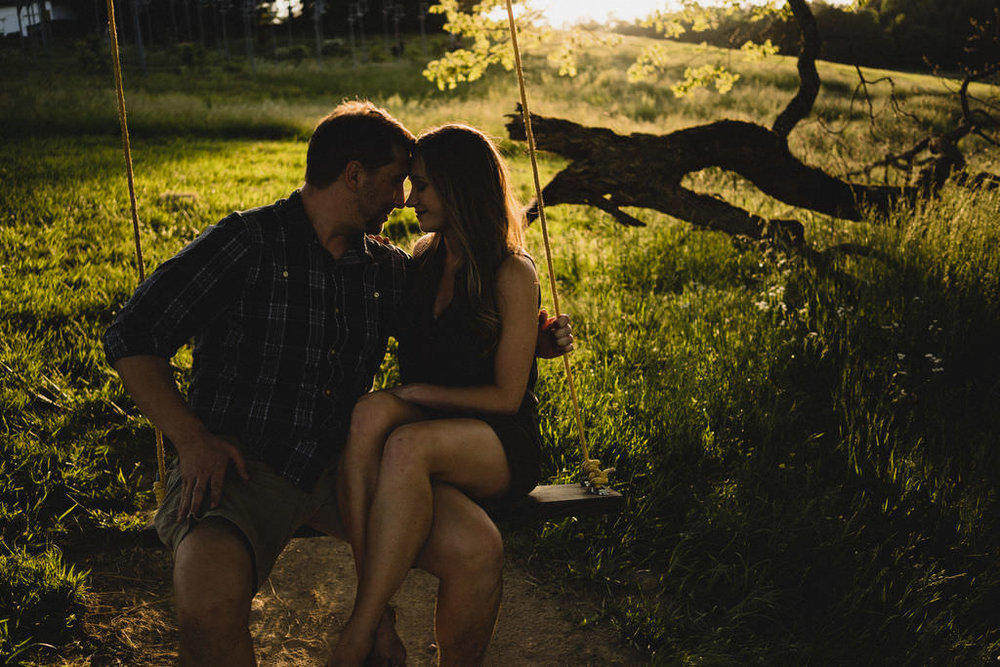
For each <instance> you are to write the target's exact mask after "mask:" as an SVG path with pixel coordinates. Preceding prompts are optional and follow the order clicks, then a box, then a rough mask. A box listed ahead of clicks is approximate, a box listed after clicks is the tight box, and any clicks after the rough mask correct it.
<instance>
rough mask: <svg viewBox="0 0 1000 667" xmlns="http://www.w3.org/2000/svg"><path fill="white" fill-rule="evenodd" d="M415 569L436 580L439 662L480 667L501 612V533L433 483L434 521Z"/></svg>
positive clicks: (461, 497) (475, 508)
mask: <svg viewBox="0 0 1000 667" xmlns="http://www.w3.org/2000/svg"><path fill="white" fill-rule="evenodd" d="M417 566H418V567H420V568H421V569H423V570H426V571H427V572H429V573H431V574H433V575H434V576H436V577H437V578H438V580H439V584H438V599H437V607H436V608H435V618H434V626H435V634H436V636H437V645H438V661H439V662H440V664H442V665H478V664H482V662H483V659H484V657H485V655H486V649H487V648H488V647H489V644H490V640H491V639H492V637H493V629H494V627H495V626H496V620H497V614H498V612H499V611H500V595H501V589H502V572H503V540H502V539H501V536H500V531H499V530H498V529H497V527H496V525H495V524H494V523H493V521H492V520H491V519H490V517H489V516H488V515H487V514H486V512H485V511H484V510H483V508H482V507H480V506H479V505H477V504H476V503H474V502H473V501H472V500H470V499H469V497H468V496H466V495H465V494H464V493H462V492H461V491H459V490H458V489H456V488H455V487H453V486H450V485H448V484H435V485H434V522H433V525H432V527H431V535H430V538H429V539H428V540H427V543H426V544H425V545H424V548H423V549H422V550H421V552H420V555H419V556H418V557H417Z"/></svg>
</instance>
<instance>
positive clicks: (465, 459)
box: [330, 419, 510, 665]
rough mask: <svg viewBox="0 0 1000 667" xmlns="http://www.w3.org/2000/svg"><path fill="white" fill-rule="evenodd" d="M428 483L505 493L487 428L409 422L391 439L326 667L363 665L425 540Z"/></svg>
mask: <svg viewBox="0 0 1000 667" xmlns="http://www.w3.org/2000/svg"><path fill="white" fill-rule="evenodd" d="M432 482H443V483H447V484H451V485H453V486H455V487H457V488H458V489H460V490H462V491H463V492H465V493H467V494H469V495H471V496H473V497H487V496H491V495H495V494H498V493H501V492H503V491H504V490H505V489H506V488H507V487H508V486H509V484H510V472H509V470H508V467H507V459H506V456H505V455H504V451H503V447H502V446H501V444H500V441H499V439H498V438H497V436H496V433H495V432H494V431H493V429H492V428H490V427H489V426H488V425H487V424H486V423H485V422H482V421H479V420H475V419H447V420H433V421H420V422H415V423H412V424H407V425H404V426H401V427H399V428H397V429H396V430H394V431H393V432H392V434H391V435H390V436H389V438H388V440H387V441H386V444H385V448H384V450H383V452H382V463H381V465H380V467H379V472H378V482H377V485H376V489H375V496H374V500H373V503H372V507H371V511H370V513H369V519H368V531H367V535H366V538H367V543H366V547H365V549H366V551H365V559H364V564H363V566H362V568H361V569H362V571H361V579H360V581H359V582H358V594H357V597H356V599H355V603H354V610H353V612H352V614H351V619H350V620H349V621H348V623H347V627H346V628H345V629H344V632H343V633H342V634H341V637H340V642H339V643H338V645H337V648H336V649H335V650H334V654H333V657H332V658H331V661H330V664H331V665H356V664H361V661H362V660H363V659H364V658H365V656H367V655H368V652H369V651H370V650H371V646H372V642H373V641H374V635H375V631H376V629H377V627H378V625H379V621H380V619H381V617H382V612H383V609H384V608H385V605H386V604H387V603H388V601H389V599H390V598H391V597H392V595H393V594H394V593H395V592H396V590H397V589H398V588H399V586H400V585H401V584H402V582H403V579H404V578H405V577H406V574H407V572H409V570H410V567H411V566H412V565H413V563H414V561H415V560H416V559H417V556H418V555H419V554H420V552H421V550H422V549H423V548H424V545H425V544H426V543H427V540H428V536H429V535H430V532H431V528H432V525H433V519H434V492H433V485H432Z"/></svg>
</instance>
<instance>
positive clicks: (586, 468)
mask: <svg viewBox="0 0 1000 667" xmlns="http://www.w3.org/2000/svg"><path fill="white" fill-rule="evenodd" d="M506 1H507V21H508V24H509V26H510V43H511V46H512V47H513V49H514V65H515V67H516V69H517V83H518V87H519V88H520V91H521V117H522V118H523V119H524V133H525V136H526V137H527V138H528V156H529V157H530V158H531V174H532V176H533V177H534V181H535V201H536V202H538V221H539V223H540V224H541V226H542V241H543V243H544V246H545V265H546V269H547V271H548V275H549V287H550V288H551V290H552V308H553V310H554V311H555V316H556V317H559V315H561V314H562V313H561V312H560V310H559V291H558V289H557V288H556V271H555V266H554V265H553V263H552V247H551V244H550V243H549V228H548V224H547V223H546V220H545V202H544V201H543V200H542V186H541V182H540V181H539V178H538V160H537V158H536V151H535V135H534V133H533V132H532V131H531V113H530V111H529V110H528V94H527V90H526V87H525V85H524V68H523V67H521V49H520V48H519V47H518V44H517V25H516V24H515V22H514V7H513V5H512V3H511V0H506ZM563 366H564V368H565V369H566V385H567V386H568V387H569V396H570V399H571V400H572V402H573V415H574V416H575V417H576V428H577V433H578V434H579V436H580V453H581V454H582V455H583V464H582V466H581V470H582V472H583V476H584V482H585V484H586V485H588V486H590V488H592V489H594V490H595V491H597V490H600V489H602V488H604V487H605V486H607V484H608V477H609V475H610V474H611V473H612V472H614V468H607V469H604V470H602V469H601V462H600V461H599V460H597V459H592V458H590V450H589V448H588V447H587V435H586V432H585V431H584V428H583V418H582V417H581V416H580V404H579V402H578V401H577V399H576V384H575V383H574V382H573V370H572V368H571V367H570V363H569V355H567V354H564V355H563Z"/></svg>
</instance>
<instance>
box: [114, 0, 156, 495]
mask: <svg viewBox="0 0 1000 667" xmlns="http://www.w3.org/2000/svg"><path fill="white" fill-rule="evenodd" d="M108 34H109V35H110V36H111V61H112V64H113V65H114V70H115V89H116V92H117V93H118V121H119V122H120V123H121V131H122V151H123V152H124V153H125V173H126V175H127V176H128V196H129V201H130V202H131V204H132V232H133V236H134V237H135V261H136V266H137V267H138V270H139V282H140V283H141V282H142V281H144V280H145V279H146V269H145V267H144V265H143V260H142V242H141V241H140V239H139V206H138V204H137V203H136V199H135V174H134V173H133V172H132V147H131V145H130V144H129V140H128V123H127V122H126V119H125V90H124V88H123V86H122V64H121V58H120V57H119V55H118V26H117V25H116V24H115V3H114V0H108ZM156 466H157V470H158V471H159V478H158V479H157V480H156V481H155V482H153V492H154V493H155V494H156V502H157V504H160V503H162V502H163V497H164V495H165V494H166V487H164V485H163V480H164V479H166V476H167V473H166V458H165V457H164V454H163V433H162V432H161V431H160V429H156Z"/></svg>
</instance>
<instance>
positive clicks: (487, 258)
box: [414, 124, 524, 353]
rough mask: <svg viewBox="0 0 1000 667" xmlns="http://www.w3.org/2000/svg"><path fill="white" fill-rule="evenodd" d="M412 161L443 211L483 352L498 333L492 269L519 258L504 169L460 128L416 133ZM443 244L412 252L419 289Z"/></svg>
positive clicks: (433, 242)
mask: <svg viewBox="0 0 1000 667" xmlns="http://www.w3.org/2000/svg"><path fill="white" fill-rule="evenodd" d="M416 157H420V158H421V159H422V160H423V161H424V167H425V169H426V171H427V179H428V180H429V181H430V183H431V185H433V186H434V189H435V190H437V193H438V195H439V197H440V198H441V202H442V205H443V206H444V211H445V215H446V224H447V230H448V238H449V240H450V241H451V242H452V243H455V244H457V245H458V247H457V248H453V251H454V250H457V251H458V252H459V254H460V256H461V261H462V264H461V265H460V266H459V276H461V277H462V278H464V288H465V294H466V296H467V297H468V299H469V303H470V305H471V308H472V319H473V326H474V328H475V330H476V331H477V333H479V334H481V336H482V338H483V339H484V340H485V341H488V349H487V350H485V351H484V353H489V352H490V351H492V350H493V349H494V348H495V347H496V343H497V341H498V339H499V334H500V316H499V313H498V310H497V295H496V281H497V270H498V269H499V268H500V264H501V263H503V261H504V260H505V259H506V258H507V257H508V256H510V255H511V254H514V253H521V254H523V253H524V233H523V227H524V224H523V221H524V218H523V215H522V214H520V213H519V211H520V210H521V207H520V205H519V203H518V202H517V200H516V199H515V197H514V195H513V193H512V192H511V188H510V178H509V176H508V173H507V167H506V165H504V162H503V159H502V158H501V157H500V153H499V152H498V151H497V149H496V147H495V146H494V145H493V142H492V141H490V139H489V137H487V136H486V135H485V134H483V133H482V132H480V131H479V130H477V129H475V128H473V127H469V126H468V125H461V124H449V125H443V126H441V127H438V128H435V129H432V130H428V131H427V132H425V133H424V134H422V135H421V136H420V137H419V138H418V139H417V146H416V150H415V152H414V158H416ZM443 241H444V237H443V235H442V234H440V233H431V234H429V235H428V236H427V237H424V238H423V239H421V240H420V241H419V242H418V243H417V246H416V247H415V249H414V256H415V258H416V259H417V271H418V276H419V278H418V279H420V283H421V286H422V287H423V288H425V289H426V288H428V287H430V286H429V285H428V284H427V282H426V279H429V278H430V277H431V276H430V275H429V273H430V272H434V271H436V268H435V258H436V257H437V256H438V255H439V253H440V252H442V251H443V250H444V248H443ZM441 258H442V259H443V255H442V257H441ZM435 286H436V284H435ZM431 289H433V288H431Z"/></svg>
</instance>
